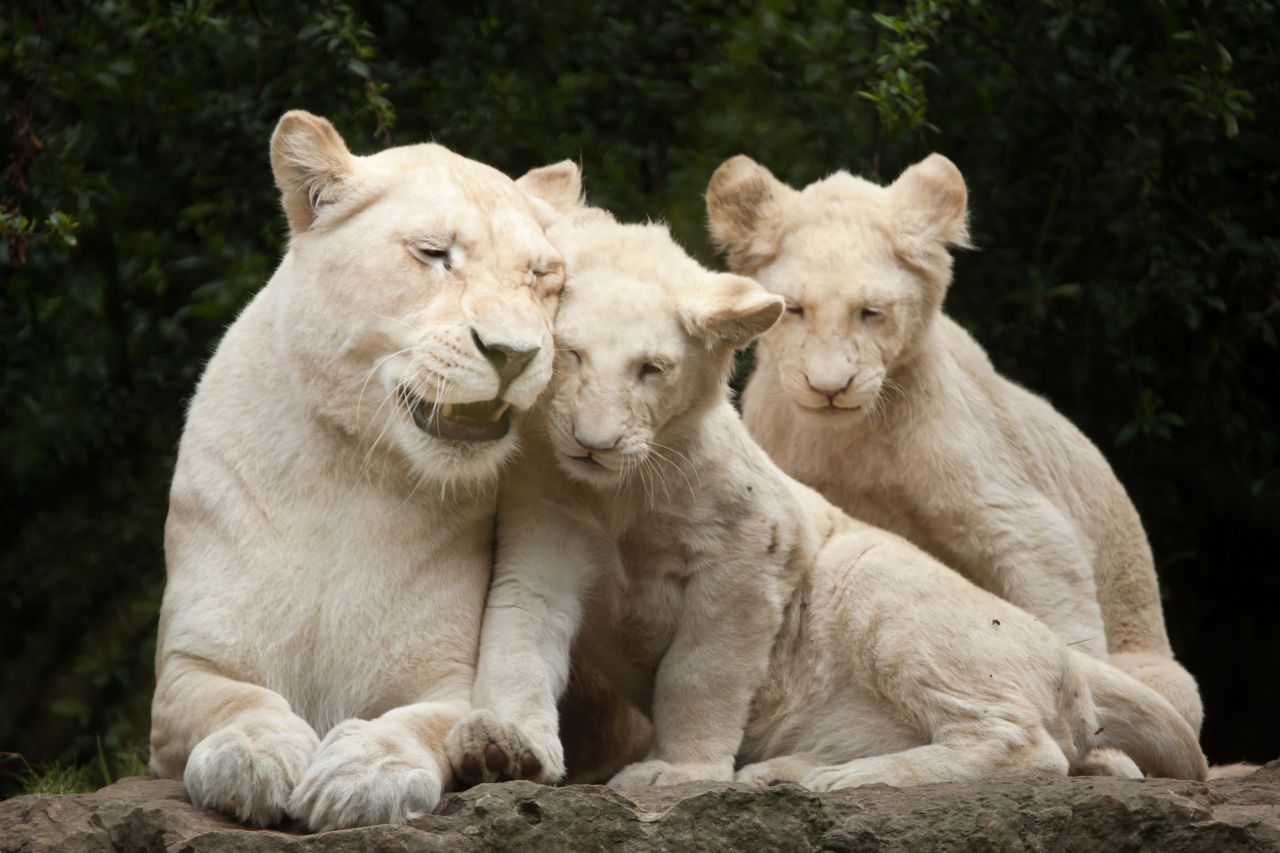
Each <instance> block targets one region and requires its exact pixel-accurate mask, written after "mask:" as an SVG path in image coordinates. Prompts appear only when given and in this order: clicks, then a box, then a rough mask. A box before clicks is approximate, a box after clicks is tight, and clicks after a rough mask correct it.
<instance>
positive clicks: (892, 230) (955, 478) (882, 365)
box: [707, 155, 1203, 731]
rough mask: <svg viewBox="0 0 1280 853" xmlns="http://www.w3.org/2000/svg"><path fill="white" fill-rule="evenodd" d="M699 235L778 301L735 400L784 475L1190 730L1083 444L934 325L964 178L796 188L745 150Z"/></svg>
mask: <svg viewBox="0 0 1280 853" xmlns="http://www.w3.org/2000/svg"><path fill="white" fill-rule="evenodd" d="M707 208H708V212H709V217H710V228H711V234H712V238H713V240H714V242H715V243H716V244H717V245H718V246H719V247H720V248H722V249H723V250H725V251H726V253H727V255H728V259H729V265H730V267H731V268H733V269H734V270H735V271H737V272H740V273H743V274H748V275H753V276H755V277H756V278H757V279H758V280H759V281H760V282H761V283H762V284H763V285H764V286H765V287H766V288H768V289H769V290H770V291H771V292H773V293H776V294H779V295H781V296H783V297H785V299H786V301H787V307H788V314H787V316H786V317H784V319H783V320H782V321H781V322H779V323H778V325H777V326H775V327H774V328H773V329H772V330H771V331H770V332H769V333H768V334H766V335H765V336H764V337H763V338H762V339H761V342H760V346H759V348H758V353H757V358H758V363H757V367H756V371H755V373H754V374H753V375H752V377H751V379H750V381H749V383H748V386H747V389H746V391H745V393H744V394H743V401H742V402H743V418H744V420H745V421H746V424H747V428H748V429H749V430H750V432H751V434H752V436H753V437H754V438H755V439H756V440H757V441H758V442H760V444H761V445H762V446H763V447H764V448H765V449H766V450H767V451H768V452H769V454H770V456H772V457H773V459H774V461H775V462H777V463H778V465H779V466H780V467H781V468H782V469H783V470H784V471H786V472H787V473H789V474H791V475H792V476H793V477H796V478H797V479H798V480H800V481H801V482H803V483H806V484H808V485H810V486H812V487H814V488H815V489H817V490H818V491H819V492H821V493H822V494H823V495H825V496H826V497H827V498H828V499H829V500H831V501H832V502H834V503H835V504H836V505H837V506H839V507H841V508H842V509H844V510H845V511H847V512H849V513H850V514H852V515H853V516H855V517H857V518H860V519H863V520H865V521H868V522H870V523H872V524H877V525H880V526H882V527H884V528H886V529H889V530H892V531H894V532H896V533H898V534H900V535H901V536H904V537H906V538H907V539H909V540H911V541H912V542H914V543H915V544H916V545H918V546H920V547H921V548H924V549H925V550H926V551H928V552H929V553H930V554H932V555H934V556H935V557H937V558H938V559H939V560H941V561H942V562H944V563H946V564H947V565H949V566H952V567H954V568H955V569H957V570H959V571H960V572H961V573H962V574H964V575H965V576H966V577H968V578H969V579H970V580H972V581H974V582H975V583H977V584H979V585H980V586H982V587H984V588H985V589H988V590H990V591H992V592H994V593H996V594H998V595H1000V596H1001V597H1003V598H1005V599H1007V600H1009V601H1011V602H1013V603H1014V604H1017V605H1018V606H1020V607H1022V608H1023V609H1025V610H1027V611H1029V612H1030V613H1032V614H1033V615H1035V616H1038V617H1040V618H1041V619H1042V620H1044V622H1045V623H1046V624H1048V625H1049V626H1050V627H1051V628H1053V629H1054V630H1055V631H1057V632H1058V634H1059V635H1060V636H1061V637H1062V638H1063V639H1064V640H1066V641H1067V642H1068V643H1070V644H1071V645H1072V646H1073V647H1074V648H1076V649H1079V650H1081V651H1085V652H1088V653H1090V654H1092V655H1095V656H1098V657H1105V656H1106V655H1107V654H1108V653H1109V655H1110V657H1109V659H1110V661H1111V662H1112V663H1114V664H1115V665H1117V666H1119V667H1120V668H1122V669H1124V670H1126V671H1127V672H1129V673H1130V674H1131V675H1133V676H1135V677H1136V678H1138V679H1139V680H1140V681H1143V682H1144V683H1146V684H1147V685H1149V686H1150V687H1152V688H1153V689H1155V690H1156V692H1158V693H1160V694H1161V695H1163V696H1164V697H1165V698H1166V699H1168V700H1169V701H1170V702H1171V703H1172V704H1173V705H1174V707H1175V708H1177V709H1178V710H1179V712H1181V713H1182V715H1183V716H1184V717H1185V718H1186V719H1187V721H1188V722H1189V723H1190V724H1191V726H1192V727H1193V728H1194V729H1195V730H1197V731H1199V727H1200V722H1201V719H1202V716H1203V714H1202V707H1201V703H1200V696H1199V692H1198V690H1197V688H1196V683H1195V681H1194V679H1192V677H1191V676H1190V675H1189V674H1188V673H1187V672H1186V670H1184V669H1183V668H1182V667H1181V666H1180V665H1179V664H1178V663H1177V662H1176V661H1175V660H1174V659H1173V653H1172V651H1171V649H1170V647H1169V640H1168V637H1167V635H1166V633H1165V626H1164V616H1163V613H1162V610H1161V606H1160V596H1159V589H1158V586H1157V583H1156V575H1155V569H1154V565H1153V562H1152V557H1151V550H1150V547H1149V546H1148V544H1147V538H1146V535H1145V533H1144V532H1143V529H1142V523H1141V521H1140V520H1139V518H1138V514H1137V512H1136V511H1135V509H1134V507H1133V504H1132V503H1131V502H1130V500H1129V498H1128V495H1127V494H1126V493H1125V490H1124V488H1123V486H1121V484H1120V483H1119V481H1118V480H1117V479H1116V477H1115V474H1114V473H1113V472H1112V470H1111V467H1110V466H1109V465H1108V464H1107V461H1106V460H1105V459H1104V458H1103V456H1102V454H1101V453H1099V452H1098V449H1097V448H1096V447H1095V446H1094V445H1093V444H1092V443H1091V442H1090V441H1089V440H1088V439H1087V438H1085V436H1084V435H1083V434H1081V433H1080V431H1079V430H1077V429H1076V428H1075V427H1074V426H1073V425H1072V424H1071V423H1070V422H1069V421H1068V420H1067V419H1066V418H1064V417H1063V416H1062V415H1061V414H1059V413H1058V412H1057V411H1055V410H1054V409H1053V407H1052V406H1050V405H1049V404H1048V403H1047V402H1045V401H1044V400H1043V399H1041V398H1040V397H1037V396H1035V395H1034V394H1031V393H1029V392H1028V391H1026V390H1024V389H1023V388H1021V387H1019V386H1017V385H1015V384H1013V383H1012V382H1010V381H1008V380H1007V379H1004V378H1003V377H1001V376H1000V375H999V374H998V373H996V371H995V370H994V368H993V367H992V365H991V363H990V361H988V359H987V356H986V353H984V352H983V350H982V348H981V347H980V346H979V345H978V344H977V343H976V342H974V340H973V339H972V338H971V337H969V335H968V334H966V333H965V331H964V330H963V329H962V328H960V327H959V326H958V325H956V324H955V323H954V322H952V321H951V320H950V319H949V318H948V317H947V316H946V315H944V314H942V313H941V305H942V300H943V296H944V294H945V292H946V289H947V287H948V285H949V284H950V281H951V274H952V262H951V255H950V254H949V252H948V247H949V246H957V245H959V246H963V245H965V244H966V243H967V239H968V238H967V233H966V229H965V215H966V191H965V185H964V180H963V178H962V177H961V175H960V172H959V171H958V170H957V169H956V167H955V166H954V165H953V164H952V163H951V162H950V161H949V160H947V159H946V158H944V157H941V156H939V155H933V156H930V157H928V158H927V159H925V160H924V161H922V162H921V163H919V164H917V165H915V166H912V167H911V168H909V169H907V170H906V171H905V172H904V173H903V174H902V176H901V177H900V178H899V179H898V180H897V181H896V182H895V183H894V184H892V185H891V186H888V187H880V186H877V185H875V184H872V183H870V182H868V181H865V180H862V179H860V178H856V177H853V176H851V175H849V174H847V173H844V172H839V173H837V174H835V175H832V176H831V177H829V178H826V179H825V180H822V181H819V182H817V183H815V184H812V185H810V186H809V187H807V188H805V189H804V190H803V191H797V190H794V189H792V188H790V187H788V186H786V185H785V184H782V183H781V182H779V181H778V180H777V179H775V178H774V177H773V175H772V174H770V173H769V171H768V170H767V169H765V168H764V167H763V166H760V165H758V164H756V163H754V162H753V161H751V160H750V159H748V158H746V157H735V158H733V159H731V160H729V161H727V162H725V163H724V164H723V165H722V166H721V167H720V168H719V169H718V170H717V172H716V174H715V175H714V176H713V177H712V179H711V184H710V187H709V189H708V193H707Z"/></svg>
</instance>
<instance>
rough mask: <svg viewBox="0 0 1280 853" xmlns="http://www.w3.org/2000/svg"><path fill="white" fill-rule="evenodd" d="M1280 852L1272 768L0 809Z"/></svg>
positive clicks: (174, 798) (140, 793)
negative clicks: (1171, 776)
mask: <svg viewBox="0 0 1280 853" xmlns="http://www.w3.org/2000/svg"><path fill="white" fill-rule="evenodd" d="M1139 848H1141V849H1144V850H1160V851H1181V850H1205V851H1215V853H1223V851H1232V850H1280V761H1273V762H1271V763H1270V764H1268V765H1266V766H1265V767H1263V768H1262V769H1261V770H1259V771H1258V772H1256V773H1254V774H1252V775H1250V776H1246V777H1243V778H1240V779H1232V780H1224V781H1218V782H1210V783H1207V784H1201V783H1196V782H1182V781H1173V780H1168V779H1147V780H1143V781H1140V782H1133V781H1126V780H1121V779H1103V778H1073V779H1061V778H1048V777H1045V778H1034V779H1030V780H1027V779H1022V780H1003V779H1002V780H992V781H987V782H982V783H953V784H946V785H924V786H921V787H917V788H906V789H896V788H889V787H885V786H881V785H876V786H870V787H865V788H857V789H852V790H846V791H837V792H834V793H830V794H814V793H811V792H809V791H805V790H802V789H800V788H797V787H794V786H790V785H787V786H780V787H774V788H764V789H753V788H744V787H741V786H735V785H681V786H679V787H675V788H658V789H634V790H627V791H623V792H615V791H610V790H608V789H606V788H601V787H597V786H589V785H571V786H568V787H563V788H548V787H544V786H541V785H535V784H533V783H531V782H512V783H507V784H503V785H481V786H479V787H476V788H473V789H471V790H469V791H464V792H462V793H459V794H450V795H448V796H447V797H446V798H445V800H444V802H443V803H441V806H440V809H439V810H438V812H437V813H436V814H432V815H428V816H426V817H423V818H421V819H419V820H417V821H415V822H414V823H412V824H410V825H407V826H372V827H366V828H363V829H349V830H342V831H338V832H326V833H319V834H315V835H308V834H305V833H302V832H300V831H294V830H287V829H286V830H251V829H246V828H244V827H242V826H240V825H239V824H237V823H235V822H234V821H233V820H231V819H229V818H227V817H224V816H222V815H219V814H216V813H212V812H206V811H201V810H199V809H197V808H195V807H194V806H192V805H191V804H190V803H189V802H188V801H187V798H186V796H185V795H184V794H183V792H182V786H181V785H180V784H179V783H178V782H172V781H165V780H156V779H144V778H140V777H139V778H131V779H123V780H121V781H119V782H117V783H115V784H114V785H110V786H108V787H106V788H103V789H102V790H101V791H98V792H96V793H93V794H79V795H69V796H53V795H35V796H24V797H15V798H13V799H11V800H8V801H6V802H4V803H0V850H3V851H62V850H66V851H82V850H86V851H88V850H104V851H105V850H127V851H161V850H163V851H203V850H236V851H253V853H256V852H257V851H276V850H287V851H344V850H398V851H399V850H402V851H417V850H424V851H435V850H440V851H443V850H448V851H471V850H476V851H479V850H504V849H505V850H522V851H525V850H682V851H683V850H833V851H834V850H839V851H858V850H975V849H978V850H989V849H998V850H1023V849H1027V850H1081V851H1108V850H1136V849H1139Z"/></svg>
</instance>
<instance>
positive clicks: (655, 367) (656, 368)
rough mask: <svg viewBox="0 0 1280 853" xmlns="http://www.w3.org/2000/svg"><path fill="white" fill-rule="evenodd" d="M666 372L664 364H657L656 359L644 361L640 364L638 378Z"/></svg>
mask: <svg viewBox="0 0 1280 853" xmlns="http://www.w3.org/2000/svg"><path fill="white" fill-rule="evenodd" d="M666 372H667V368H666V366H665V365H661V364H658V363H657V362H656V361H646V362H645V363H644V364H642V365H640V378H641V379H647V378H649V377H650V376H661V375H662V374H664V373H666Z"/></svg>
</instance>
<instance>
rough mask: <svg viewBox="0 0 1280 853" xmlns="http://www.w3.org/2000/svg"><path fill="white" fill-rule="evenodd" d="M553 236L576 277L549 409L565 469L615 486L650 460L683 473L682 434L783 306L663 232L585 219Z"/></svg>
mask: <svg viewBox="0 0 1280 853" xmlns="http://www.w3.org/2000/svg"><path fill="white" fill-rule="evenodd" d="M552 236H553V239H555V240H556V242H557V244H558V245H559V246H560V247H561V248H562V250H563V251H564V253H565V260H566V262H567V263H568V264H569V268H570V270H572V275H571V276H570V279H569V282H568V284H566V286H565V290H564V293H563V295H562V297H561V302H560V313H559V315H558V317H557V319H556V326H555V329H556V340H557V349H558V353H557V356H556V378H555V381H554V383H553V386H552V389H553V390H552V395H551V398H550V400H549V402H548V403H547V421H548V429H549V433H550V436H551V440H552V443H553V444H554V446H555V448H556V451H557V457H558V461H559V463H560V465H561V467H562V468H563V469H564V471H565V472H566V473H567V474H568V475H569V476H570V477H573V478H575V479H578V480H582V481H584V482H587V483H588V484H591V485H595V486H611V485H612V486H616V485H619V484H621V483H623V482H625V481H626V480H628V479H629V478H631V477H632V476H633V475H636V474H637V472H641V476H643V473H642V472H643V469H644V466H645V463H646V461H647V460H649V457H650V456H651V455H652V456H654V457H657V458H659V459H662V458H666V459H667V460H668V461H669V462H672V463H673V464H676V465H677V466H678V464H679V463H678V462H677V461H676V460H674V459H672V458H671V456H672V454H673V453H677V452H678V451H675V450H673V448H672V447H670V446H669V445H670V444H671V443H672V438H671V436H672V434H673V431H674V430H676V429H678V428H679V427H680V425H681V424H682V423H689V422H690V420H691V418H692V417H694V416H696V413H697V412H698V411H699V410H701V409H704V408H705V407H708V406H710V405H712V404H714V403H716V402H717V401H720V400H723V399H724V395H725V393H726V392H725V380H726V378H727V375H728V371H729V367H730V362H731V357H732V354H733V350H734V349H735V348H737V347H740V346H743V345H745V344H746V343H747V342H749V341H750V340H751V339H752V338H754V337H756V336H757V335H759V334H760V333H761V332H763V331H764V330H765V329H767V328H769V327H770V326H771V325H773V323H774V322H776V321H777V319H778V317H779V316H781V314H782V308H783V302H782V300H781V299H779V298H778V297H776V296H772V295H770V294H769V293H768V292H766V291H765V289H764V288H762V287H761V286H760V285H758V284H756V283H755V282H754V281H752V280H751V279H749V278H743V277H742V276H738V275H732V274H728V273H714V272H710V271H708V270H706V269H703V268H702V267H701V266H699V265H698V263H697V262H695V261H694V260H693V259H692V258H690V257H689V256H688V255H686V254H685V253H684V251H683V250H682V249H681V248H680V247H679V246H678V245H676V243H675V241H674V240H672V239H671V236H670V235H669V234H668V232H667V229H666V228H665V227H663V226H661V225H620V224H618V223H616V222H614V221H613V220H612V218H611V217H609V216H608V215H607V214H603V213H601V212H599V211H588V212H587V213H586V214H585V215H584V216H582V217H581V218H580V221H579V222H576V223H574V224H571V225H566V226H562V227H560V228H557V229H556V230H555V231H553V232H552Z"/></svg>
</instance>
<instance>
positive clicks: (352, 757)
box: [289, 720, 444, 832]
mask: <svg viewBox="0 0 1280 853" xmlns="http://www.w3.org/2000/svg"><path fill="white" fill-rule="evenodd" d="M443 792H444V784H443V780H442V779H441V775H440V768H439V767H438V766H437V764H436V761H435V758H434V757H433V756H432V755H431V753H429V752H428V751H427V750H426V749H425V748H423V747H422V745H421V744H419V743H418V742H417V741H416V740H415V739H414V738H413V737H412V736H411V735H410V734H409V733H408V732H406V731H405V730H404V729H402V728H400V727H399V726H397V725H395V724H394V723H387V722H385V721H381V720H347V721H346V722H344V723H340V724H338V725H337V726H335V727H334V728H333V730H331V731H330V732H329V734H328V736H326V737H325V739H324V742H323V743H321V744H320V748H319V749H318V750H317V751H316V755H315V758H314V759H313V760H312V762H311V766H310V767H309V768H308V769H307V773H306V775H305V776H304V777H303V779H302V782H301V783H300V784H299V785H298V787H297V788H295V789H294V792H293V796H292V797H291V798H290V799H289V813H290V814H292V815H293V816H294V817H296V818H298V819H299V820H301V821H302V822H303V823H305V824H306V825H307V827H308V828H309V829H311V830H313V831H315V832H323V831H325V830H330V829H343V828H346V827H352V826H370V825H372V824H376V823H408V822H409V821H411V820H413V819H414V818H416V817H418V816H420V815H423V814H427V813H428V812H430V811H431V810H432V809H434V808H435V807H436V804H437V803H439V802H440V795H441V794H442V793H443Z"/></svg>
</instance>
